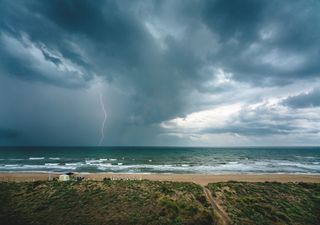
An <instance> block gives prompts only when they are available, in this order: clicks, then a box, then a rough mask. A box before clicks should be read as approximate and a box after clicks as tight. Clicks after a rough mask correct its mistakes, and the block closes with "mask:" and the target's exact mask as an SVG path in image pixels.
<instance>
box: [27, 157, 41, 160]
mask: <svg viewBox="0 0 320 225" xmlns="http://www.w3.org/2000/svg"><path fill="white" fill-rule="evenodd" d="M43 159H44V157H30V158H29V160H43Z"/></svg>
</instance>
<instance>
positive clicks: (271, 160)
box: [0, 147, 320, 174]
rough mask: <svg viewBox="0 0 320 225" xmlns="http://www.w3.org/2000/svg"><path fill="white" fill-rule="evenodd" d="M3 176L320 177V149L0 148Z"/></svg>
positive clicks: (0, 165) (0, 169)
mask: <svg viewBox="0 0 320 225" xmlns="http://www.w3.org/2000/svg"><path fill="white" fill-rule="evenodd" d="M0 172H7V173H11V172H82V173H101V172H105V173H130V174H131V173H133V174H134V173H169V174H182V173H183V174H188V173H189V174H190V173H191V174H192V173H197V174H228V173H229V174H230V173H232V174H235V173H239V174H256V173H259V174H263V173H268V174H270V173H279V174H281V173H286V174H287V173H289V174H320V147H241V148H236V147H233V148H231V147H230V148H211V147H210V148H207V147H206V148H203V147H201V148H199V147H0Z"/></svg>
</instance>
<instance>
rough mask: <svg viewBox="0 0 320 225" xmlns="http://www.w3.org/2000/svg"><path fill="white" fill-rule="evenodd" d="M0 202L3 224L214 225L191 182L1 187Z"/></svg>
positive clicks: (201, 197) (48, 183)
mask: <svg viewBox="0 0 320 225" xmlns="http://www.w3.org/2000/svg"><path fill="white" fill-rule="evenodd" d="M0 202H1V205H0V223H1V224H3V225H5V224H7V225H9V224H14V225H22V224H23V225H28V224H35V225H36V224H48V225H58V224H59V225H60V224H64V225H68V224H70V225H71V224H77V225H81V224H84V225H90V224H95V225H98V224H108V225H113V224H115V225H117V224H119V225H120V224H121V225H126V224H140V225H143V224H150V225H152V224H157V225H158V224H166V225H167V224H177V225H178V224H190V225H191V224H199V225H201V224H203V225H206V224H213V218H212V216H211V215H212V211H211V208H209V205H208V204H207V202H206V199H205V197H204V194H203V192H202V189H201V187H199V186H198V185H195V184H192V183H174V182H156V181H146V180H144V181H133V180H131V181H130V180H128V181H124V180H117V181H111V180H105V181H83V182H79V183H77V182H45V181H37V182H23V183H15V182H2V183H0Z"/></svg>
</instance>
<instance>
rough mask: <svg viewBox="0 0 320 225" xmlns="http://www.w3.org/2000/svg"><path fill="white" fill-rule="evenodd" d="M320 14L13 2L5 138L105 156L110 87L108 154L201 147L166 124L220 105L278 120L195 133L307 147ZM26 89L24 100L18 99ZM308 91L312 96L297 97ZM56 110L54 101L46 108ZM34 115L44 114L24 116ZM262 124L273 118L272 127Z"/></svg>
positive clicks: (215, 6) (6, 45)
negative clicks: (83, 148)
mask: <svg viewBox="0 0 320 225" xmlns="http://www.w3.org/2000/svg"><path fill="white" fill-rule="evenodd" d="M319 10H320V2H319V1H316V0H304V1H256V0H242V1H226V0H215V1H178V0H177V1H134V2H132V1H113V0H105V1H104V0H101V1H100V0H99V1H85V0H80V1H79V0H78V1H71V0H68V1H62V0H61V1H19V0H16V1H2V2H1V3H0V15H1V16H0V18H1V19H0V42H1V45H0V46H1V47H0V58H1V62H0V78H1V81H2V83H0V88H2V87H3V88H2V91H1V94H2V98H0V99H1V101H2V105H4V106H5V107H3V108H2V109H1V111H0V127H10V129H13V130H17V132H19V131H20V132H21V133H23V134H24V135H25V136H22V137H23V139H21V140H20V141H17V142H16V143H19V144H31V145H32V144H35V145H37V144H42V145H46V144H49V145H52V144H54V145H69V144H72V145H77V144H79V145H95V144H96V141H97V140H98V139H99V137H98V135H99V133H98V132H99V131H98V130H99V125H100V124H99V122H100V121H101V111H100V110H101V109H100V108H99V102H98V101H97V98H96V97H97V92H99V90H98V89H99V88H97V87H96V86H95V85H96V84H97V80H100V81H101V82H102V86H103V88H102V90H100V91H102V92H103V93H104V94H105V101H106V105H107V111H108V121H107V129H106V131H105V132H106V137H107V138H106V141H105V142H104V144H107V145H131V144H132V145H154V144H155V145H166V143H165V142H168V143H170V144H181V143H183V141H186V142H185V143H190V142H188V141H189V140H185V138H186V139H188V137H183V138H182V139H181V138H177V137H176V136H175V137H172V136H170V133H172V132H171V131H168V130H167V129H166V128H164V127H163V126H161V124H162V123H163V122H165V121H170V120H172V119H175V118H179V117H186V118H187V115H189V114H191V113H193V112H199V111H201V110H205V109H212V108H218V107H220V106H221V105H226V104H234V103H241V104H243V105H248V104H258V103H259V102H260V103H261V102H265V101H269V102H272V104H274V106H273V107H276V109H277V110H276V111H274V110H270V106H269V105H267V104H262V105H263V106H261V108H260V109H259V110H261V111H263V112H262V113H261V112H260V113H256V112H255V111H253V110H252V109H248V108H247V109H245V108H243V109H242V110H241V112H244V111H246V110H247V111H246V114H248V115H249V114H250V113H251V114H250V115H251V116H250V117H248V118H245V117H244V115H245V114H244V113H239V114H238V115H233V117H232V119H230V120H228V121H232V122H229V124H225V125H224V126H223V127H214V126H213V127H206V128H202V129H200V130H201V132H199V131H197V132H195V133H196V135H199V134H200V135H210V134H212V133H214V134H236V135H242V136H245V137H250V136H263V135H264V134H268V135H271V136H277V135H280V136H281V135H291V134H294V135H296V133H303V135H302V136H301V140H302V141H301V142H304V141H303V140H305V142H308V138H306V137H305V134H308V133H309V129H306V128H305V127H304V126H305V125H302V124H301V123H300V122H299V121H301V120H298V119H295V120H294V121H295V124H294V125H292V124H289V123H290V122H289V121H291V120H290V118H291V115H292V114H293V113H294V111H293V110H296V109H293V108H306V110H308V109H309V108H310V110H311V111H312V110H313V111H312V112H311V111H308V112H299V113H301V115H300V117H302V120H308V118H309V114H310V113H315V111H314V110H317V109H315V108H316V107H317V106H319V103H318V101H317V99H316V98H317V96H318V95H319V93H318V90H317V84H318V83H319V75H320V64H319V62H318V59H319V58H320V41H319V39H320V15H319V13H318V12H319ZM21 82H22V83H21ZM17 84H19V85H17ZM299 84H301V85H299ZM312 85H313V86H312ZM15 86H16V87H18V88H20V89H19V90H16V91H12V90H11V89H14V88H15ZM4 87H6V88H4ZM302 87H303V88H305V89H304V90H306V91H310V90H311V89H312V90H313V91H312V92H310V93H308V94H303V95H301V96H295V95H298V94H299V93H301V91H303V90H300V89H299V88H302ZM265 90H266V91H265ZM38 95H41V96H43V97H42V98H40V97H35V96H38ZM240 96H243V97H242V98H241V97H240ZM290 96H295V97H290ZM276 98H278V101H275V100H274V99H276ZM48 99H55V100H54V101H52V102H51V103H50V104H45V103H48ZM66 99H69V100H70V101H71V102H72V104H70V103H66V102H65V100H66ZM270 104H271V103H270ZM32 105H36V106H37V105H38V106H41V107H40V108H39V109H38V111H37V112H32V110H25V111H26V112H25V113H21V111H17V110H18V109H21V110H23V109H25V108H28V107H32ZM283 107H284V108H287V109H286V110H287V111H286V110H284V109H282V108H283ZM79 111H81V112H79ZM57 112H61V113H57ZM261 115H268V116H266V118H264V120H263V121H261V118H260V116H261ZM289 117H290V118H289ZM307 117H308V118H307ZM17 118H18V119H17ZM50 118H54V120H55V123H56V126H55V125H52V124H50V123H52V121H50ZM310 119H315V118H314V117H312V118H311V117H310ZM317 119H318V118H316V119H315V122H317ZM1 121H2V122H1ZM30 121H35V123H32V124H31V123H30ZM80 121H81V122H80ZM77 124H78V125H77ZM79 124H82V125H79ZM74 126H77V127H78V128H77V129H74ZM177 126H178V125H177ZM181 129H183V128H181ZM310 129H311V128H310ZM312 129H313V128H312ZM175 131H176V128H175ZM297 131H300V132H297ZM180 132H181V134H183V133H186V132H185V131H184V130H180ZM187 133H188V132H187ZM311 133H312V134H314V133H317V131H314V130H313V131H312V132H311ZM175 135H176V134H175ZM190 135H192V132H191V134H190ZM2 136H3V137H4V138H2V139H5V137H6V135H2ZM18 137H19V136H18ZM18 137H17V138H16V139H18ZM39 137H41V140H39V139H40V138H39ZM79 137H85V138H79ZM164 137H165V138H164ZM312 138H313V137H312ZM255 141H256V140H253V142H252V144H257V143H254V142H255ZM0 143H3V144H9V143H11V144H12V140H10V142H9V141H8V142H6V141H5V140H4V141H2V142H0ZM13 144H14V142H13ZM191 144H197V145H199V144H200V145H201V144H202V143H201V140H199V142H195V143H192V142H191ZM210 144H212V145H214V144H215V143H214V140H213V141H212V143H210ZM239 144H241V143H239Z"/></svg>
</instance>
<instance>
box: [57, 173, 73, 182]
mask: <svg viewBox="0 0 320 225" xmlns="http://www.w3.org/2000/svg"><path fill="white" fill-rule="evenodd" d="M69 180H70V176H69V175H66V174H62V175H60V176H59V181H69Z"/></svg>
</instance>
